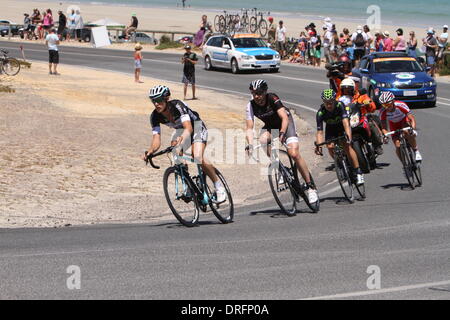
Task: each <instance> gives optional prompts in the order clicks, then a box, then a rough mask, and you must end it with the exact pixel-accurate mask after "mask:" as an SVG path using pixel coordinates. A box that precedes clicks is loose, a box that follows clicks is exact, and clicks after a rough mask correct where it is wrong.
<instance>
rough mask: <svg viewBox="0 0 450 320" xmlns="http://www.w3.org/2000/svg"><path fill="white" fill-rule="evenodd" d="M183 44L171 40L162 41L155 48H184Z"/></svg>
mask: <svg viewBox="0 0 450 320" xmlns="http://www.w3.org/2000/svg"><path fill="white" fill-rule="evenodd" d="M182 47H183V44H182V43H179V42H175V41H170V42H164V43H163V42H160V43H159V44H158V45H157V46H156V47H155V49H157V50H164V49H172V48H182Z"/></svg>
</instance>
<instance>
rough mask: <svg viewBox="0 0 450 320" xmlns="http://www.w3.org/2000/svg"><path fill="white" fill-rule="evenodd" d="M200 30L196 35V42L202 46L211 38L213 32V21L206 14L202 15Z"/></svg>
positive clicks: (198, 45)
mask: <svg viewBox="0 0 450 320" xmlns="http://www.w3.org/2000/svg"><path fill="white" fill-rule="evenodd" d="M199 28H200V29H199V30H198V32H197V33H196V34H195V37H194V44H195V45H196V46H197V47H199V48H202V47H203V44H205V42H206V41H207V40H208V39H209V37H210V35H211V34H212V26H211V23H210V22H209V21H208V16H207V15H206V14H204V15H202V21H201V22H200V25H199Z"/></svg>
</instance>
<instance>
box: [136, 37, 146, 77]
mask: <svg viewBox="0 0 450 320" xmlns="http://www.w3.org/2000/svg"><path fill="white" fill-rule="evenodd" d="M141 69H142V45H141V44H140V43H139V42H138V43H136V45H135V46H134V82H136V83H144V82H143V81H141V80H140V79H139V77H140V75H141Z"/></svg>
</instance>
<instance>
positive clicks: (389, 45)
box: [383, 30, 394, 52]
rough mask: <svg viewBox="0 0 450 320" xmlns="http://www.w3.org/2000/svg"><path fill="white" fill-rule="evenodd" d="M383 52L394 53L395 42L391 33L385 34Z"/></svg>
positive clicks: (386, 32)
mask: <svg viewBox="0 0 450 320" xmlns="http://www.w3.org/2000/svg"><path fill="white" fill-rule="evenodd" d="M383 38H384V39H383V51H384V52H391V51H394V40H392V38H391V37H390V36H389V31H387V30H386V31H385V32H383Z"/></svg>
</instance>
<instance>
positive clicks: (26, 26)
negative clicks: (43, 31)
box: [23, 13, 31, 40]
mask: <svg viewBox="0 0 450 320" xmlns="http://www.w3.org/2000/svg"><path fill="white" fill-rule="evenodd" d="M23 15H24V18H23V35H24V39H25V40H26V39H27V38H28V32H31V18H30V15H29V14H28V13H24V14H23Z"/></svg>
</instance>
